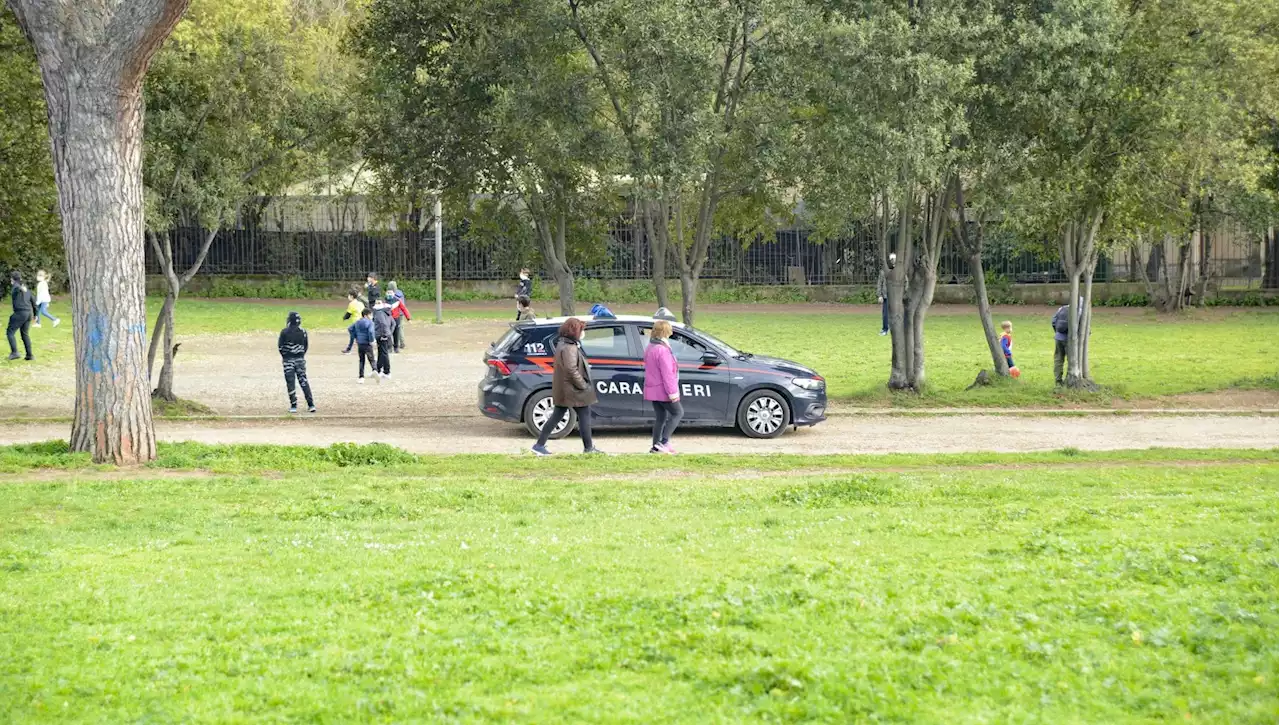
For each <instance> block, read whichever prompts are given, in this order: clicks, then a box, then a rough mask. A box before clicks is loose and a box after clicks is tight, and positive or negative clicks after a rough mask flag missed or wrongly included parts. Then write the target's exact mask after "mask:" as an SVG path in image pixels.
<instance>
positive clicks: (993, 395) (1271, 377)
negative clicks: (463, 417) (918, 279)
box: [0, 298, 1280, 407]
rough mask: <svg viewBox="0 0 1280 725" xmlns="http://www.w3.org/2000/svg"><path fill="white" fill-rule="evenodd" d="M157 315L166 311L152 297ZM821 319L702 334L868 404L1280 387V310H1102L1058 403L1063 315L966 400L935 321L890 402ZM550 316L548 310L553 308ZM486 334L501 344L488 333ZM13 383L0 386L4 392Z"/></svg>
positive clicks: (883, 354)
mask: <svg viewBox="0 0 1280 725" xmlns="http://www.w3.org/2000/svg"><path fill="white" fill-rule="evenodd" d="M149 303H150V304H149V306H148V308H149V309H152V310H155V309H158V308H159V303H160V301H159V300H150V301H149ZM295 309H296V310H299V311H301V312H302V314H303V318H304V324H305V325H306V326H307V327H308V328H309V329H312V330H334V329H342V328H343V327H344V326H345V325H346V324H347V323H344V322H343V321H342V312H343V304H342V303H341V302H339V301H334V302H316V301H289V300H281V301H275V300H267V301H262V300H254V301H247V300H206V299H197V298H190V299H183V300H180V302H179V307H178V330H179V339H182V337H183V336H185V335H199V334H210V333H222V334H228V333H243V334H245V335H270V334H273V333H274V332H276V331H278V330H279V329H280V328H281V327H282V326H283V324H284V317H285V314H286V313H287V312H288V311H289V310H295ZM415 309H416V310H417V313H418V315H419V319H420V322H418V323H416V324H415V326H414V327H413V328H411V330H410V334H411V335H412V336H414V337H418V336H421V337H425V338H427V339H430V336H431V331H432V329H433V326H432V324H431V321H432V320H433V319H434V308H433V307H432V306H431V305H430V304H427V303H424V304H418V305H415ZM814 309H815V310H816V311H814V312H796V313H781V312H773V311H766V312H750V313H743V312H732V313H729V312H724V311H720V310H717V309H716V308H714V307H711V308H708V309H707V310H706V311H705V312H704V313H703V314H702V316H701V317H700V319H699V326H700V327H703V328H705V329H706V330H707V331H709V332H711V333H713V334H715V335H718V336H720V337H721V338H723V339H724V340H725V341H726V342H729V343H730V344H733V345H735V346H738V347H740V348H742V349H744V350H748V351H751V352H755V353H759V354H768V355H772V356H777V357H785V358H790V359H793V360H796V361H798V362H801V363H804V364H806V365H809V366H811V367H813V368H815V369H816V370H818V371H819V372H820V373H822V374H823V375H824V376H825V377H826V378H827V380H828V383H829V391H830V393H831V395H832V396H833V397H835V398H837V399H840V400H847V401H852V402H854V403H856V404H860V405H883V404H895V405H917V406H958V407H966V406H1028V407H1040V406H1046V405H1048V406H1054V405H1062V404H1067V403H1084V404H1107V403H1109V402H1111V401H1112V400H1114V399H1115V398H1130V399H1133V398H1156V397H1159V396H1166V395H1176V394H1182V393H1197V392H1213V391H1219V390H1225V389H1263V390H1272V391H1274V390H1276V389H1277V375H1278V373H1280V364H1278V362H1277V352H1278V350H1280V327H1278V326H1277V320H1278V317H1277V312H1276V310H1274V309H1214V310H1206V311H1193V312H1189V313H1186V314H1182V315H1176V316H1170V315H1161V314H1158V313H1156V312H1154V311H1148V310H1110V309H1097V310H1095V311H1094V317H1095V322H1094V334H1093V339H1092V342H1091V360H1092V367H1093V377H1094V379H1095V380H1096V381H1097V382H1098V383H1099V384H1101V385H1103V386H1104V387H1105V390H1104V391H1103V392H1102V393H1100V394H1096V395H1067V396H1063V395H1057V394H1055V391H1054V388H1053V331H1052V330H1051V329H1050V327H1049V318H1050V317H1051V316H1052V314H1053V309H1052V308H1045V307H1014V308H1005V309H1004V310H1002V311H1001V313H1000V314H1001V317H1002V318H1003V319H1010V320H1011V321H1012V322H1013V323H1014V361H1015V362H1017V363H1018V366H1019V368H1020V369H1021V370H1022V373H1023V374H1022V378H1021V379H1020V380H1019V381H1017V382H1016V383H1013V384H1008V385H999V386H995V387H993V388H983V389H978V390H974V391H966V390H965V388H966V387H967V386H968V385H969V384H970V383H971V382H973V379H974V377H975V376H976V375H977V373H978V371H979V370H981V369H983V368H984V367H985V368H989V367H990V366H991V359H990V356H989V354H988V353H987V348H986V343H985V342H984V340H983V338H982V332H981V327H980V326H979V323H978V321H977V318H976V316H975V315H974V314H956V313H955V311H954V308H952V309H951V310H950V314H935V315H933V316H931V317H929V318H928V321H927V323H926V333H925V334H926V339H925V345H926V350H927V372H928V378H929V385H930V387H929V390H928V391H927V393H926V394H925V395H923V396H909V395H890V394H889V393H888V392H887V391H886V389H885V387H884V384H885V381H886V380H887V379H888V371H889V358H890V345H889V339H888V338H887V337H880V336H879V335H878V334H877V332H878V330H879V326H880V316H879V314H878V313H868V312H867V309H868V308H866V307H850V308H840V307H829V306H828V307H817V308H814ZM544 311H545V310H544ZM507 317H508V316H507V314H506V312H505V308H500V307H495V308H492V309H476V308H475V307H471V308H467V309H457V306H456V305H455V306H453V307H450V308H446V319H447V320H448V321H449V323H450V324H461V325H466V324H468V323H471V322H474V321H477V320H498V319H507ZM476 334H477V336H480V337H484V336H486V335H491V332H490V331H486V330H477V331H476ZM35 339H36V343H37V355H43V356H52V357H55V358H56V357H59V356H66V357H69V356H70V355H71V333H70V327H69V326H68V325H63V326H62V327H60V328H58V329H56V330H55V329H52V328H49V327H48V326H46V327H45V328H44V329H43V330H40V331H37V332H36V333H35ZM2 384H3V382H0V385H2Z"/></svg>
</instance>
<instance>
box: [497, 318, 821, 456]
mask: <svg viewBox="0 0 1280 725" xmlns="http://www.w3.org/2000/svg"><path fill="white" fill-rule="evenodd" d="M566 319H568V318H565V317H557V318H552V319H546V320H536V321H532V322H517V323H514V324H513V325H512V326H511V329H510V330H509V331H508V332H507V334H506V335H505V336H503V337H502V339H500V340H498V341H497V342H495V343H493V345H492V346H491V347H490V348H489V350H488V352H486V353H485V356H484V362H485V365H486V366H487V367H488V371H487V374H486V375H485V378H484V380H481V381H480V390H479V393H480V396H479V397H480V400H479V405H480V411H481V412H482V413H484V414H485V415H486V416H488V417H490V418H495V419H497V420H503V421H509V422H512V423H523V424H524V426H525V428H526V429H527V430H528V431H529V433H530V434H532V435H537V434H538V433H539V432H540V431H541V430H542V425H543V424H544V423H545V422H546V421H547V418H548V417H550V415H551V412H552V410H553V409H554V407H555V406H554V405H553V404H552V402H551V373H552V362H553V360H554V356H555V341H556V339H557V337H558V334H557V333H558V331H559V328H560V325H561V323H563V322H564V321H565V320H566ZM580 319H582V320H583V321H584V322H586V323H587V328H586V331H585V332H584V333H583V335H582V350H583V353H584V354H585V355H586V356H587V360H588V362H589V363H590V365H591V379H592V385H594V386H595V388H596V396H597V397H598V398H599V402H598V403H597V404H596V405H594V406H592V408H591V411H592V420H591V422H592V427H593V428H594V427H596V426H647V425H651V424H652V422H653V407H652V405H651V404H650V403H648V402H646V401H645V399H644V347H645V345H646V344H647V342H648V337H649V332H650V331H651V330H652V329H653V322H654V318H651V317H642V316H628V315H620V316H617V317H605V318H601V317H582V318H580ZM671 327H672V335H671V340H670V343H671V351H672V352H674V353H675V356H676V361H677V363H678V364H679V366H680V402H681V403H682V404H683V406H684V420H683V421H682V422H681V426H682V427H685V426H702V427H721V428H737V429H738V430H740V431H742V433H744V434H746V435H747V436H750V437H752V438H774V437H777V436H779V435H781V434H782V433H783V431H785V430H786V429H787V427H788V426H802V425H805V426H809V425H815V424H817V423H820V422H822V421H824V420H826V411H827V385H826V381H824V380H823V378H822V376H821V375H818V374H817V373H816V372H814V371H813V370H810V369H809V368H806V367H804V366H803V365H799V364H797V363H793V362H790V361H787V360H779V359H777V358H769V357H761V356H758V355H753V354H751V353H749V352H742V351H739V350H735V349H734V348H733V347H731V346H729V345H728V344H726V343H724V342H722V341H720V340H717V339H716V338H715V337H712V336H711V335H708V334H707V333H705V332H702V331H701V330H697V329H694V328H692V327H686V326H684V325H682V324H680V323H678V322H672V323H671ZM576 423H577V421H576V416H574V415H573V412H572V411H570V414H569V415H567V416H565V418H564V420H563V421H562V422H561V423H560V425H559V426H557V427H556V429H555V430H554V431H552V434H551V437H553V438H563V437H564V436H566V435H568V434H569V432H570V431H571V430H573V427H574V426H575V425H576Z"/></svg>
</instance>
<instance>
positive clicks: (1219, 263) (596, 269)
mask: <svg viewBox="0 0 1280 725" xmlns="http://www.w3.org/2000/svg"><path fill="white" fill-rule="evenodd" d="M204 234H205V232H204V230H202V229H198V228H181V229H178V230H176V232H175V234H174V242H175V244H174V256H175V262H176V264H177V265H178V266H179V267H181V268H186V267H187V266H189V265H190V264H191V263H192V262H193V261H194V259H195V257H196V254H197V253H198V251H199V247H200V243H201V240H202V238H203V236H204ZM1212 239H1213V243H1212V245H1211V246H1210V249H1209V262H1208V265H1209V270H1210V273H1211V275H1212V276H1213V277H1214V278H1216V279H1220V280H1224V281H1226V283H1228V284H1243V285H1245V286H1254V285H1257V284H1259V283H1260V280H1261V278H1262V276H1263V254H1264V252H1263V249H1262V245H1261V244H1260V243H1257V242H1253V241H1250V240H1248V239H1247V238H1246V237H1245V235H1243V234H1242V233H1240V232H1239V231H1238V230H1232V229H1228V230H1224V231H1222V232H1220V233H1215V234H1214V235H1213V237H1212ZM605 241H606V244H605V249H604V252H603V254H602V255H597V256H598V257H599V258H598V259H597V260H596V261H594V262H593V263H589V264H578V265H576V272H577V274H578V275H580V276H582V277H591V278H597V279H614V280H628V279H649V278H650V276H651V259H650V254H649V245H648V241H647V239H646V238H645V235H644V234H643V233H641V231H640V230H639V229H637V228H636V227H634V226H631V225H626V224H619V225H617V226H616V227H615V228H614V229H613V231H612V232H611V233H610V234H609V235H608V238H607V239H606V240H605ZM1169 246H1170V247H1171V245H1169ZM147 252H148V254H147V257H148V258H147V266H148V270H149V271H152V272H157V271H158V267H157V265H156V263H155V260H154V259H152V258H151V251H150V249H148V250H147ZM878 256H879V249H878V245H877V242H876V240H875V239H874V238H873V237H872V236H871V235H870V233H866V232H864V233H858V234H854V235H851V236H849V237H847V238H843V239H835V240H828V241H826V242H824V243H818V242H815V241H812V240H811V239H810V235H809V232H808V231H806V230H803V229H788V230H783V231H779V232H777V233H776V234H774V235H773V236H772V238H767V239H761V240H756V241H753V242H752V243H751V244H743V243H742V242H741V241H740V240H735V239H719V240H717V241H715V242H714V243H713V244H712V245H711V249H710V254H709V259H708V261H707V263H706V265H705V267H704V269H703V278H704V279H714V280H723V281H727V282H734V283H739V284H748V285H777V284H811V285H829V284H852V285H857V284H872V283H874V282H875V279H876V275H877V271H878ZM1157 256H1158V257H1160V259H1159V260H1158V262H1159V264H1158V265H1156V266H1155V267H1154V268H1148V267H1147V264H1148V262H1149V261H1150V258H1151V255H1150V249H1149V248H1144V249H1140V250H1137V251H1136V253H1131V252H1130V251H1128V250H1120V251H1117V252H1115V253H1114V254H1112V255H1110V256H1109V257H1107V258H1104V259H1103V260H1101V261H1100V262H1099V265H1098V269H1097V272H1096V274H1095V278H1094V279H1095V281H1098V282H1107V281H1137V280H1139V279H1141V274H1140V272H1141V270H1139V269H1138V268H1137V265H1138V264H1141V265H1142V266H1143V269H1147V270H1148V271H1149V272H1151V271H1154V272H1156V275H1157V277H1156V278H1157V279H1158V276H1159V275H1168V274H1172V273H1176V270H1177V264H1178V260H1177V252H1176V250H1172V249H1166V251H1165V253H1164V254H1163V255H1157ZM541 263H542V260H541V255H540V254H539V253H538V250H537V247H536V246H534V245H533V244H532V243H530V242H528V241H511V242H509V243H501V244H489V245H484V244H477V243H475V242H472V241H470V240H468V239H467V238H466V237H465V236H464V235H463V234H462V233H461V232H460V230H458V229H446V231H445V233H444V244H443V266H444V277H445V279H448V280H508V279H511V278H513V277H514V276H515V275H516V272H517V271H518V270H519V269H520V267H522V266H528V267H530V268H533V269H539V268H540V267H541ZM983 266H984V268H985V269H986V271H987V272H989V273H992V274H996V275H1000V276H1001V277H1003V278H1006V279H1007V280H1008V281H1010V282H1012V283H1022V284H1026V283H1045V282H1061V281H1064V280H1065V275H1064V274H1063V271H1062V266H1061V264H1059V262H1058V260H1057V259H1056V258H1055V257H1053V256H1052V254H1051V253H1050V252H1046V253H1044V254H1036V253H1033V252H1028V251H1021V250H1019V249H1018V248H1016V247H1014V246H1013V245H1011V244H1007V243H1002V242H1001V240H1000V239H999V238H998V236H997V237H993V239H992V242H991V243H990V244H988V245H987V249H986V250H985V252H984V255H983ZM668 270H669V272H670V275H671V276H672V277H674V276H675V270H674V267H673V266H672V265H668ZM369 271H376V272H378V273H379V274H380V275H382V276H383V277H384V278H387V279H391V278H396V279H404V280H410V279H432V278H434V276H435V236H434V233H433V232H432V230H430V229H427V230H425V231H417V230H401V231H386V232H376V231H360V232H339V231H282V230H272V229H228V230H225V231H222V232H219V233H218V235H217V237H216V238H215V240H214V242H213V244H212V246H211V247H210V250H209V254H208V257H207V259H206V260H205V263H204V265H203V267H202V268H201V270H200V274H202V275H279V276H288V277H300V278H303V279H307V280H358V279H361V278H363V277H364V275H365V274H366V273H367V272H369ZM970 276H971V272H970V270H969V264H968V260H967V257H966V255H964V254H962V253H961V251H960V249H958V247H957V246H956V245H955V244H953V243H950V242H949V243H947V244H946V245H944V248H943V253H942V257H941V259H940V261H939V270H938V281H939V283H941V284H955V283H966V282H968V281H969V280H970Z"/></svg>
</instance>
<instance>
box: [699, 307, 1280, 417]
mask: <svg viewBox="0 0 1280 725" xmlns="http://www.w3.org/2000/svg"><path fill="white" fill-rule="evenodd" d="M1011 310H1012V311H1010V310H1005V311H1004V313H1005V315H1006V317H1004V318H1003V319H1008V320H1010V321H1012V322H1013V324H1014V358H1013V359H1014V362H1016V363H1017V364H1018V367H1019V369H1020V370H1021V371H1022V377H1021V379H1020V380H1018V381H1017V382H1016V383H1014V384H1011V385H1001V386H996V387H992V388H982V389H977V390H973V391H966V390H965V388H966V387H967V386H968V385H969V384H971V383H972V382H973V379H974V377H975V376H977V374H978V371H980V370H982V369H983V368H988V369H989V368H990V367H991V356H990V354H989V353H988V352H987V345H986V341H985V340H984V339H983V337H982V328H981V326H980V323H979V322H978V319H977V316H976V313H975V314H972V315H956V314H951V315H935V316H932V317H929V318H928V319H927V321H926V323H925V350H926V358H925V361H926V368H925V369H926V372H927V374H928V379H929V386H930V389H929V390H928V392H927V394H926V395H924V396H919V397H914V396H901V395H899V396H890V394H889V392H888V391H887V390H886V389H885V381H887V380H888V377H889V360H890V355H891V349H890V343H889V339H888V338H887V337H880V336H879V335H878V334H877V331H878V330H879V329H880V318H879V315H866V314H839V313H837V314H823V315H792V316H788V317H787V318H786V319H778V316H776V315H768V314H735V315H733V316H731V317H730V316H724V315H719V314H716V313H711V314H708V315H706V316H705V318H704V320H703V321H702V323H701V326H703V327H705V328H706V329H707V330H708V331H710V332H713V333H714V334H716V335H718V336H720V337H722V338H723V339H724V340H726V341H727V342H730V343H732V344H735V345H741V346H742V347H744V348H745V349H747V350H750V351H752V352H757V353H767V354H769V355H774V356H778V357H785V358H790V359H794V360H797V361H799V362H802V363H805V364H807V365H809V366H811V367H813V368H814V369H816V370H818V371H819V372H821V373H822V374H823V375H824V376H825V377H826V378H827V381H828V386H829V388H828V389H829V391H830V392H831V394H832V395H833V396H835V397H837V398H840V399H850V398H852V399H853V400H855V401H857V402H860V403H864V404H877V403H882V402H887V401H888V400H889V399H890V398H891V397H892V398H893V399H894V402H895V403H897V404H907V405H910V404H916V405H924V406H962V407H963V406H986V405H1028V406H1042V405H1046V404H1052V403H1054V402H1056V401H1061V400H1068V401H1079V402H1091V401H1092V402H1099V403H1102V402H1107V401H1109V400H1110V399H1111V398H1112V397H1116V396H1119V397H1132V398H1149V397H1157V396H1163V395H1174V394H1179V393H1195V392H1210V391H1216V390H1223V389H1227V388H1262V389H1267V390H1275V389H1276V387H1277V371H1278V370H1280V365H1278V364H1277V352H1278V351H1280V333H1278V328H1277V314H1276V312H1275V311H1274V310H1261V311H1259V310H1231V311H1222V310H1214V311H1207V312H1194V313H1190V314H1186V315H1179V316H1168V315H1160V314H1157V313H1155V312H1154V311H1151V312H1148V311H1135V310H1120V311H1115V310H1106V309H1099V310H1095V311H1094V333H1093V336H1092V340H1091V342H1090V361H1091V367H1092V373H1093V378H1094V380H1096V381H1097V382H1098V383H1099V384H1100V385H1103V386H1105V387H1106V391H1105V392H1104V393H1103V394H1101V395H1093V396H1070V397H1068V398H1065V399H1062V398H1057V397H1056V396H1055V395H1054V388H1053V330H1052V329H1051V328H1050V326H1049V319H1050V318H1051V317H1052V314H1053V310H1052V309H1049V308H1042V307H1027V308H1011Z"/></svg>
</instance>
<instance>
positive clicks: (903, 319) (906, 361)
mask: <svg viewBox="0 0 1280 725" xmlns="http://www.w3.org/2000/svg"><path fill="white" fill-rule="evenodd" d="M884 213H885V214H886V215H888V213H889V211H888V196H887V195H886V196H885V209H884ZM914 214H915V192H914V190H913V189H911V188H910V185H908V187H907V190H906V191H904V192H903V195H902V201H901V203H900V205H899V208H898V233H897V238H896V239H895V240H894V243H893V250H894V253H895V254H896V255H897V259H898V262H897V264H896V265H895V266H894V268H893V269H890V270H888V272H887V273H886V274H885V292H886V293H888V295H889V345H890V348H891V349H892V353H891V354H890V360H889V389H890V390H910V389H912V387H911V360H912V352H911V347H912V342H913V341H914V340H915V335H914V334H908V331H907V323H908V321H909V320H910V319H911V314H910V312H911V311H910V309H909V306H908V304H907V302H908V299H909V298H908V295H907V286H908V283H909V280H908V272H909V271H914V270H912V260H913V259H914V257H915V255H914V245H913V244H912V238H911V235H912V230H911V221H912V217H913V216H914ZM884 228H885V230H886V231H887V229H888V224H887V223H886V224H885V225H884Z"/></svg>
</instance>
